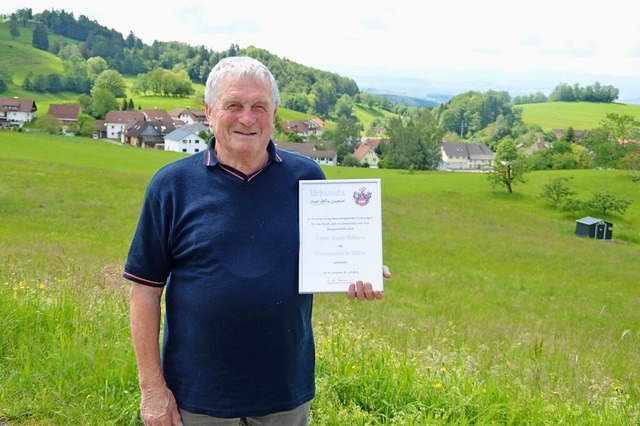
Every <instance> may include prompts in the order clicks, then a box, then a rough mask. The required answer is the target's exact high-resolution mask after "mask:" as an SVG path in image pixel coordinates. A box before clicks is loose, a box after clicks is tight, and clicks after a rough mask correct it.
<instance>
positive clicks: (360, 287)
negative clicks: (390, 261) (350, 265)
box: [347, 265, 391, 300]
mask: <svg viewBox="0 0 640 426" xmlns="http://www.w3.org/2000/svg"><path fill="white" fill-rule="evenodd" d="M382 276H383V277H384V278H391V272H390V271H389V268H387V266H386V265H383V266H382ZM347 297H348V298H349V299H350V300H353V299H355V298H357V299H358V300H365V299H366V300H374V299H378V300H380V299H382V298H383V297H384V293H383V292H382V291H380V290H374V289H373V286H372V285H371V283H365V282H362V281H356V282H355V283H353V284H350V285H349V290H347Z"/></svg>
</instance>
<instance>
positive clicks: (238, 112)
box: [205, 78, 276, 162]
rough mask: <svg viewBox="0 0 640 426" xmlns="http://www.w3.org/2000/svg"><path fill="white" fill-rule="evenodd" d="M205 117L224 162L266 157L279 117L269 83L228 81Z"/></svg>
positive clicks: (223, 84)
mask: <svg viewBox="0 0 640 426" xmlns="http://www.w3.org/2000/svg"><path fill="white" fill-rule="evenodd" d="M205 113H206V116H207V120H209V127H210V128H211V130H212V131H213V134H214V135H215V137H216V152H217V154H218V156H219V157H220V159H221V161H227V162H228V161H230V160H232V159H237V158H251V157H254V156H256V157H257V156H259V155H261V154H264V152H265V150H266V147H267V144H268V143H269V139H270V138H271V131H272V130H273V120H274V117H275V114H276V108H274V107H273V105H272V101H271V87H270V86H269V84H268V83H260V82H258V81H254V80H252V79H250V78H242V79H240V80H233V79H230V78H227V79H225V80H223V81H222V82H221V84H220V90H219V95H218V99H217V101H216V104H215V105H205Z"/></svg>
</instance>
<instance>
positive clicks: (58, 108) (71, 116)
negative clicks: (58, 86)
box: [49, 104, 81, 132]
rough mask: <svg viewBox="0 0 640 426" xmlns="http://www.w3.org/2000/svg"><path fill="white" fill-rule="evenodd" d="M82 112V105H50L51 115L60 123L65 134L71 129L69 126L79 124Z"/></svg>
mask: <svg viewBox="0 0 640 426" xmlns="http://www.w3.org/2000/svg"><path fill="white" fill-rule="evenodd" d="M80 111H81V110H80V105H78V104H51V105H49V115H50V116H52V117H54V118H56V119H57V120H58V122H60V125H61V126H62V131H63V132H66V131H67V130H68V129H69V124H71V123H77V122H78V117H80Z"/></svg>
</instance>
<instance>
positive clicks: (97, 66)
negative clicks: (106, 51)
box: [87, 56, 109, 80]
mask: <svg viewBox="0 0 640 426" xmlns="http://www.w3.org/2000/svg"><path fill="white" fill-rule="evenodd" d="M108 69H109V65H108V64H107V61H105V60H104V58H102V57H100V56H94V57H92V58H89V59H87V73H88V74H89V76H90V77H91V79H92V80H95V79H96V78H97V77H98V76H99V75H100V74H102V73H103V72H104V71H106V70H108Z"/></svg>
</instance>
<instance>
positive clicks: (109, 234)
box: [0, 132, 640, 425]
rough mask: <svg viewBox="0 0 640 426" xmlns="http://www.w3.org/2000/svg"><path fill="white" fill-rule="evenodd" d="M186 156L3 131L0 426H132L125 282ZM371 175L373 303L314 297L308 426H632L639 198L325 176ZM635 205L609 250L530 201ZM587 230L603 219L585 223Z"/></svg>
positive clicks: (587, 178)
mask: <svg viewBox="0 0 640 426" xmlns="http://www.w3.org/2000/svg"><path fill="white" fill-rule="evenodd" d="M180 156H181V154H175V153H165V152H161V151H154V150H141V149H137V148H131V147H123V146H120V145H115V144H109V143H106V142H102V141H94V140H90V139H84V138H65V137H62V136H47V135H40V134H36V133H34V132H30V133H17V132H0V424H2V425H5V424H7V425H68V424H82V425H105V424H112V425H139V424H141V423H140V421H139V419H138V404H139V393H138V387H137V377H136V369H135V360H134V355H133V350H132V348H131V343H130V338H129V332H128V299H127V291H128V285H127V283H126V282H125V281H124V280H123V279H122V278H121V277H120V272H121V269H122V265H123V261H124V259H125V256H126V252H127V249H128V244H129V242H130V238H131V235H132V233H133V230H134V227H135V225H136V221H137V216H138V213H139V208H140V203H141V200H142V196H143V192H144V189H145V187H146V184H147V182H148V180H149V178H150V177H151V175H152V173H153V172H154V171H155V170H157V169H158V168H159V167H160V166H162V165H163V164H166V163H168V162H169V161H173V160H175V159H177V158H179V157H180ZM325 171H326V174H327V176H328V177H329V178H335V179H342V178H357V177H363V178H364V177H380V178H381V179H382V189H383V197H384V198H383V238H384V257H385V263H386V264H387V265H388V266H389V267H390V269H391V271H392V273H393V277H392V278H391V279H389V280H387V282H386V283H385V290H386V291H385V299H384V300H382V301H378V302H373V303H361V302H350V301H348V300H347V299H346V297H343V296H341V295H318V296H316V306H315V309H314V326H315V330H316V340H317V385H318V394H317V397H316V399H315V400H314V401H313V405H312V414H311V423H312V425H472V424H473V425H523V424H524V425H560V424H566V425H636V424H638V423H639V422H640V408H639V406H640V404H639V403H640V377H639V375H638V372H637V366H638V365H640V352H639V351H638V347H639V345H640V327H639V326H640V297H639V296H638V294H639V293H638V290H639V287H638V285H639V284H638V281H639V280H638V277H639V276H640V263H639V262H638V255H639V254H640V186H639V185H640V184H639V183H634V182H632V180H631V178H630V175H628V174H626V173H624V172H620V171H596V170H580V171H577V170H576V171H553V172H538V173H533V174H530V175H528V177H529V180H528V182H527V183H525V184H520V185H517V186H516V187H515V188H514V190H515V192H514V193H513V194H511V195H510V194H507V193H506V191H504V190H499V189H493V188H492V187H491V186H490V185H489V183H488V182H487V180H486V178H485V177H484V176H483V175H482V174H474V173H447V172H424V173H423V172H415V173H409V172H407V171H398V170H376V169H349V168H342V167H326V168H325ZM555 176H566V177H569V178H570V180H569V185H570V186H571V187H572V189H574V190H575V191H576V192H578V196H580V197H587V196H589V195H590V193H591V191H595V190H600V189H602V188H606V189H608V190H611V191H612V192H615V193H616V194H619V195H621V196H624V197H625V198H627V199H630V200H633V203H632V204H631V206H630V207H629V209H628V210H627V212H626V214H624V215H617V214H608V215H607V216H606V217H604V218H605V219H606V220H609V221H611V222H613V223H614V231H613V237H614V240H613V241H609V242H602V241H595V240H592V239H584V238H579V237H577V236H575V233H574V231H575V219H576V217H573V216H571V215H569V214H567V213H563V212H559V211H556V210H555V209H554V208H553V207H552V206H551V205H549V204H547V203H545V202H544V201H542V200H539V199H538V198H537V195H538V194H539V193H540V191H541V188H542V186H543V185H544V184H545V183H547V182H548V180H549V179H550V178H551V177H555ZM584 213H585V215H586V214H589V215H592V216H596V217H599V215H598V213H597V212H584Z"/></svg>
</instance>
